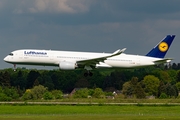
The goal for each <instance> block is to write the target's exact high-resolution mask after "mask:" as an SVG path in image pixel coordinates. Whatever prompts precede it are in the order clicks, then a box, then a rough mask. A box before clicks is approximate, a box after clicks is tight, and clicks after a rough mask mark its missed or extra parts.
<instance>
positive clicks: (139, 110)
mask: <svg viewBox="0 0 180 120" xmlns="http://www.w3.org/2000/svg"><path fill="white" fill-rule="evenodd" d="M36 119H37V120H80V119H82V120H83V119H85V120H92V119H94V120H97V119H98V120H110V119H112V120H129V119H133V120H139V119H148V120H149V119H152V120H155V119H159V120H162V119H166V120H167V119H171V120H172V119H177V120H178V119H180V106H130V105H129V106H105V105H103V106H98V105H97V106H78V105H76V106H65V105H0V120H36Z"/></svg>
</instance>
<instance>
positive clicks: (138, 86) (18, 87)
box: [0, 63, 180, 100]
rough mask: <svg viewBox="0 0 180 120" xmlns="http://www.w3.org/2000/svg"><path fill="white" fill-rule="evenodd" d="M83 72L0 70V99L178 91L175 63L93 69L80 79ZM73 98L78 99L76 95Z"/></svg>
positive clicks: (179, 76)
mask: <svg viewBox="0 0 180 120" xmlns="http://www.w3.org/2000/svg"><path fill="white" fill-rule="evenodd" d="M83 73H84V70H74V71H61V70H59V69H57V70H36V69H31V70H29V69H25V68H17V70H16V71H14V70H13V69H11V68H9V69H3V70H0V100H1V98H5V99H4V100H11V99H12V100H13V99H17V98H20V97H21V98H22V97H23V98H24V99H39V98H42V97H44V96H46V97H47V98H48V97H49V98H53V97H54V98H61V97H60V96H62V94H65V93H70V92H71V91H72V90H73V89H74V88H85V89H82V90H83V92H82V93H87V94H86V95H85V96H86V97H87V96H94V94H92V93H94V92H92V91H94V90H95V89H96V88H99V89H101V90H102V91H103V92H106V93H108V92H113V91H117V90H118V91H121V93H122V94H123V95H124V96H125V98H129V97H130V98H131V97H136V98H146V97H147V96H155V97H156V98H172V97H173V98H177V97H178V91H180V64H179V63H178V64H175V63H173V64H172V65H171V64H169V65H160V66H150V67H144V68H136V69H105V70H93V76H92V77H84V76H83ZM36 86H38V88H37V87H36ZM39 89H40V90H39ZM87 89H88V90H87ZM41 90H42V93H43V94H41V95H40V97H38V96H36V95H35V93H36V92H35V91H41ZM45 93H46V94H45ZM79 93H81V92H79ZM44 94H45V95H44ZM75 95H76V96H78V95H77V93H76V94H75ZM103 95H105V93H104V94H103ZM35 96H36V97H35ZM57 96H59V97H57ZM83 96H84V95H83ZM101 96H102V94H101ZM45 99H46V98H45Z"/></svg>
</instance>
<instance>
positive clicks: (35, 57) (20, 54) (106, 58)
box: [4, 35, 175, 76]
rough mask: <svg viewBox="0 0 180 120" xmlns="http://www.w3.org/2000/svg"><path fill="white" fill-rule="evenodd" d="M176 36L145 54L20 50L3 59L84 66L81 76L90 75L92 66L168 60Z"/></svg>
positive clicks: (64, 66)
mask: <svg viewBox="0 0 180 120" xmlns="http://www.w3.org/2000/svg"><path fill="white" fill-rule="evenodd" d="M174 38H175V35H167V36H166V37H165V38H164V39H162V40H161V41H160V42H159V43H158V44H157V45H156V46H155V47H154V48H153V49H152V50H151V51H150V52H149V53H148V54H147V55H145V56H142V55H132V54H125V53H124V51H125V50H126V48H124V49H119V50H116V51H115V52H114V53H95V52H75V51H57V50H38V49H21V50H15V51H13V52H11V53H10V54H9V55H7V56H6V57H5V58H4V61H5V62H7V63H11V64H14V69H16V64H21V65H42V66H58V67H59V69H60V70H75V69H85V70H86V72H85V73H84V76H92V75H93V74H92V72H91V70H93V69H95V68H136V67H144V66H152V65H158V64H162V63H168V62H170V61H171V60H172V59H171V58H164V57H165V55H166V53H167V51H168V50H169V47H170V45H171V43H172V42H173V40H174Z"/></svg>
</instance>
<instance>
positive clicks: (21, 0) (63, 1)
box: [0, 0, 94, 14]
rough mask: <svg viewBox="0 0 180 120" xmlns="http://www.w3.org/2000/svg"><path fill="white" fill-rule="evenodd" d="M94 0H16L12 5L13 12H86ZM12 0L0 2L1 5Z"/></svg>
mask: <svg viewBox="0 0 180 120" xmlns="http://www.w3.org/2000/svg"><path fill="white" fill-rule="evenodd" d="M93 2H94V0H31V1H29V0H16V3H14V5H12V9H13V13H16V14H22V13H70V14H73V13H84V12H88V11H89V7H90V6H91V4H92V3H93ZM10 3H11V2H9V1H8V0H7V1H4V0H3V2H0V7H1V6H2V5H3V4H4V5H8V4H10ZM6 7H8V6H6Z"/></svg>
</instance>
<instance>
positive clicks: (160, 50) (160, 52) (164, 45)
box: [146, 35, 175, 58]
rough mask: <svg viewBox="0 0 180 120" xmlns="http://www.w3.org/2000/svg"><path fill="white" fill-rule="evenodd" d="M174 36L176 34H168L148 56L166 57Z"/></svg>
mask: <svg viewBox="0 0 180 120" xmlns="http://www.w3.org/2000/svg"><path fill="white" fill-rule="evenodd" d="M174 38H175V35H167V36H166V37H165V38H164V39H163V40H162V41H160V42H159V43H158V44H157V45H156V46H155V47H154V48H153V49H152V50H151V51H150V52H149V53H148V54H147V55H146V56H149V57H156V58H164V56H165V55H166V53H167V51H168V50H169V48H170V46H171V43H172V42H173V40H174Z"/></svg>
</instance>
